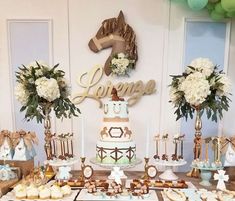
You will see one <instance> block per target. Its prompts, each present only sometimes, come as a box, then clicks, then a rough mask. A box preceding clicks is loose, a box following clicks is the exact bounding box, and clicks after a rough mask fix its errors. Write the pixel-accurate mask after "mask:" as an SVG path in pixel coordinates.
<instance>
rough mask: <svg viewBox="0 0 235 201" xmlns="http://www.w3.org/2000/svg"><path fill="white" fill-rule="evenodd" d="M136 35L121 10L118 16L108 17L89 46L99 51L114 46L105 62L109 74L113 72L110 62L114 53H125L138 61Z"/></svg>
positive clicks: (105, 70)
mask: <svg viewBox="0 0 235 201" xmlns="http://www.w3.org/2000/svg"><path fill="white" fill-rule="evenodd" d="M135 40H136V35H135V33H134V31H133V29H132V27H131V26H130V25H128V24H126V22H125V19H124V15H123V12H122V11H120V13H119V16H118V17H117V18H110V19H106V20H104V21H103V22H102V26H101V27H100V29H99V30H98V32H97V34H96V35H95V37H93V38H92V39H91V40H90V41H89V44H88V46H89V48H90V49H91V50H92V51H93V52H95V53H97V52H99V51H100V50H102V49H106V48H109V47H112V52H111V55H110V56H109V57H108V59H107V60H106V62H105V66H104V72H105V74H106V75H107V76H109V75H110V74H111V72H112V70H111V68H110V62H111V60H112V58H113V56H114V55H116V54H118V53H124V54H127V55H128V56H129V58H130V59H131V60H134V61H137V59H138V55H137V46H136V42H135Z"/></svg>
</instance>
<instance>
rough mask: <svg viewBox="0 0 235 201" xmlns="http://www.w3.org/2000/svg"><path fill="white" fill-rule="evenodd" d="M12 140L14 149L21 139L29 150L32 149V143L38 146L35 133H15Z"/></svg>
mask: <svg viewBox="0 0 235 201" xmlns="http://www.w3.org/2000/svg"><path fill="white" fill-rule="evenodd" d="M12 138H13V145H14V147H16V145H17V144H18V143H19V142H20V139H21V138H23V140H24V143H25V145H26V147H27V149H29V150H30V149H31V148H32V146H33V143H34V144H38V138H37V136H36V134H35V132H26V131H24V130H20V131H16V132H14V133H13V134H12Z"/></svg>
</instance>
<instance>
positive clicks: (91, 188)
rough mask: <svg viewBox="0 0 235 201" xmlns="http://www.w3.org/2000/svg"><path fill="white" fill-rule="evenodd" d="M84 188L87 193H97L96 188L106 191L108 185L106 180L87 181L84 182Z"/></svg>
mask: <svg viewBox="0 0 235 201" xmlns="http://www.w3.org/2000/svg"><path fill="white" fill-rule="evenodd" d="M84 186H85V188H86V189H87V191H88V193H95V192H97V188H99V189H102V190H103V191H107V190H108V188H109V183H108V182H107V181H106V180H88V181H86V182H85V185H84Z"/></svg>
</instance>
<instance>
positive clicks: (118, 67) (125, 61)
mask: <svg viewBox="0 0 235 201" xmlns="http://www.w3.org/2000/svg"><path fill="white" fill-rule="evenodd" d="M134 67H135V60H131V59H129V58H128V55H126V54H124V53H118V54H115V55H114V56H113V58H112V59H111V62H110V68H111V70H112V74H114V75H117V76H129V72H130V71H131V70H132V69H134Z"/></svg>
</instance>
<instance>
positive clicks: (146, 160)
mask: <svg viewBox="0 0 235 201" xmlns="http://www.w3.org/2000/svg"><path fill="white" fill-rule="evenodd" d="M144 162H145V165H144V175H143V176H142V177H141V179H145V180H147V179H149V176H148V172H147V169H148V166H149V165H148V163H149V158H147V157H144Z"/></svg>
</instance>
